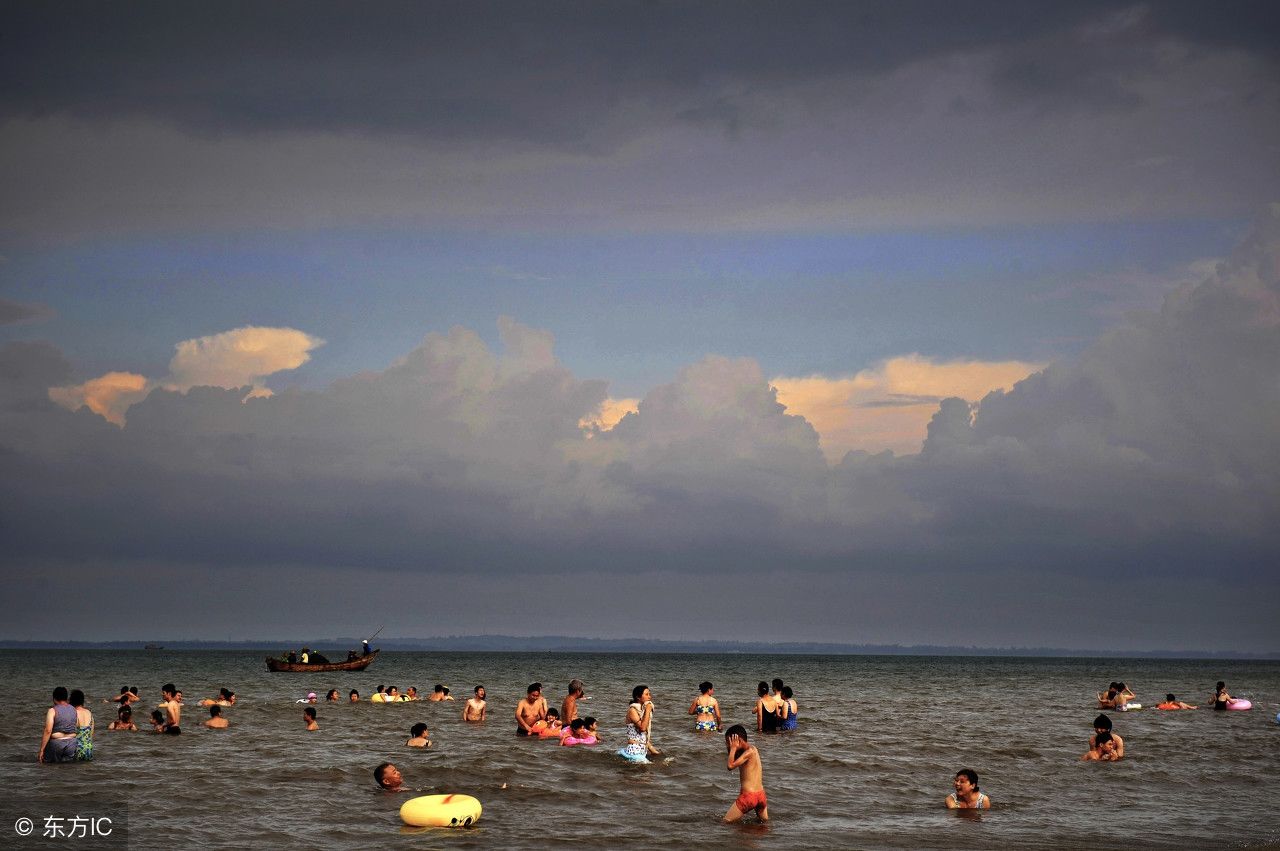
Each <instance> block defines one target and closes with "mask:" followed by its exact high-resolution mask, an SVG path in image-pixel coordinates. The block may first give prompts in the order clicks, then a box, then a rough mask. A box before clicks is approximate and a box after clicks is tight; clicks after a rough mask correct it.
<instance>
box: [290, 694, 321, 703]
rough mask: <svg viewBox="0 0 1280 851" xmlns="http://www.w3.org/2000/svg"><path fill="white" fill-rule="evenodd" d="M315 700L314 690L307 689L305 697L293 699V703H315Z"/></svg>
mask: <svg viewBox="0 0 1280 851" xmlns="http://www.w3.org/2000/svg"><path fill="white" fill-rule="evenodd" d="M315 702H316V693H315V692H314V691H309V692H307V696H306V697H302V698H298V699H297V700H295V701H294V703H315Z"/></svg>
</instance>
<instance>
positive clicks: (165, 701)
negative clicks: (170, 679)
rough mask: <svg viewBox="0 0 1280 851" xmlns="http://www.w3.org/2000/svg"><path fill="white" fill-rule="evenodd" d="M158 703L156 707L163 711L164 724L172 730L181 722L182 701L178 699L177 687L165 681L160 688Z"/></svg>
mask: <svg viewBox="0 0 1280 851" xmlns="http://www.w3.org/2000/svg"><path fill="white" fill-rule="evenodd" d="M160 698H161V700H160V705H159V706H157V707H156V708H157V709H159V710H160V711H162V712H163V713H164V721H165V726H166V727H167V728H168V729H170V730H172V729H176V728H179V727H180V725H181V724H182V703H181V702H179V700H178V689H177V688H176V687H175V686H174V684H173V683H165V684H164V685H163V686H162V687H161V688H160Z"/></svg>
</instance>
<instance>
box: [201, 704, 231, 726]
mask: <svg viewBox="0 0 1280 851" xmlns="http://www.w3.org/2000/svg"><path fill="white" fill-rule="evenodd" d="M204 725H205V726H206V727H208V728H209V729H210V730H225V729H226V728H227V719H226V718H223V717H222V707H221V706H219V705H218V704H216V703H215V704H214V705H213V706H210V707H209V720H208V721H206V722H204Z"/></svg>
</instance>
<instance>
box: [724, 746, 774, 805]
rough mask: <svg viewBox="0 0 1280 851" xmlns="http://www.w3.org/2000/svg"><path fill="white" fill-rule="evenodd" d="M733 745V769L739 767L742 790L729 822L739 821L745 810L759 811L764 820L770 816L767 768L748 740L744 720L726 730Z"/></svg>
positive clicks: (730, 755) (730, 752) (731, 759)
mask: <svg viewBox="0 0 1280 851" xmlns="http://www.w3.org/2000/svg"><path fill="white" fill-rule="evenodd" d="M724 741H725V745H726V746H727V747H728V749H729V770H730V771H733V770H734V769H735V768H736V769H738V784H739V787H740V788H739V794H738V800H736V801H734V802H733V806H732V807H730V808H729V812H727V813H725V814H724V820H725V821H726V822H735V821H737V820H738V819H740V818H742V817H743V816H744V815H745V814H747V813H749V812H751V811H753V810H754V811H755V814H756V816H757V817H758V818H759V819H760V821H768V820H769V800H768V798H766V797H765V794H764V768H763V767H762V766H761V764H760V752H759V751H758V750H756V749H755V748H754V747H752V746H751V744H750V743H748V742H747V731H746V728H744V727H743V726H742V725H741V724H734V725H733V726H732V727H730V728H729V729H728V730H726V731H725V734H724Z"/></svg>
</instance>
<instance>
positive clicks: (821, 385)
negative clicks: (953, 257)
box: [771, 354, 1044, 461]
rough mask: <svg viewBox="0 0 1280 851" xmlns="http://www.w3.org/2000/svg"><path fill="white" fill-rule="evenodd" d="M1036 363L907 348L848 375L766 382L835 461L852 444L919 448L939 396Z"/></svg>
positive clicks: (988, 383)
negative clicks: (936, 357) (948, 357)
mask: <svg viewBox="0 0 1280 851" xmlns="http://www.w3.org/2000/svg"><path fill="white" fill-rule="evenodd" d="M1043 368H1044V364H1038V363H1026V362H1023V361H947V362H941V363H939V362H935V361H933V360H931V359H929V358H926V357H923V356H921V355H918V354H911V355H905V356H903V357H897V358H891V359H889V360H887V361H884V362H883V363H881V364H880V365H879V366H878V367H876V368H874V369H865V370H863V371H861V372H859V373H858V374H856V375H854V376H850V377H842V378H828V377H826V376H822V375H812V376H808V377H804V378H790V377H786V376H782V377H778V378H775V379H773V381H772V382H771V383H772V384H773V386H774V387H775V388H776V389H777V391H778V401H779V402H781V403H782V404H783V405H786V407H787V411H788V413H792V414H799V415H801V416H803V417H804V418H805V419H806V420H808V421H809V423H810V424H811V425H812V426H813V427H814V428H815V429H817V430H818V434H819V435H820V436H821V443H822V451H823V452H824V453H825V454H826V456H827V458H828V459H829V460H831V461H838V460H839V459H841V458H843V457H844V454H845V453H846V452H848V451H850V450H854V449H863V450H866V451H868V452H880V451H883V450H885V449H889V450H892V451H893V452H895V453H896V454H899V455H901V454H908V453H913V452H919V451H920V445H921V444H922V443H923V442H924V438H925V433H926V428H927V426H928V424H929V419H930V417H932V416H933V413H934V411H936V410H937V408H938V402H939V401H940V400H942V399H945V398H947V397H949V396H959V397H960V398H962V399H966V400H968V401H970V402H976V401H978V400H979V399H981V398H982V397H983V396H985V395H987V393H989V392H991V391H992V390H997V389H1008V388H1010V387H1012V386H1013V385H1014V384H1016V383H1017V382H1019V381H1021V380H1022V379H1024V378H1026V377H1027V376H1028V375H1030V374H1032V373H1033V372H1037V371H1039V370H1041V369H1043Z"/></svg>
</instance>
